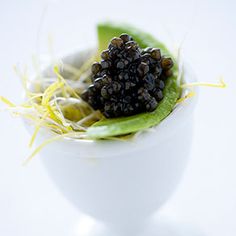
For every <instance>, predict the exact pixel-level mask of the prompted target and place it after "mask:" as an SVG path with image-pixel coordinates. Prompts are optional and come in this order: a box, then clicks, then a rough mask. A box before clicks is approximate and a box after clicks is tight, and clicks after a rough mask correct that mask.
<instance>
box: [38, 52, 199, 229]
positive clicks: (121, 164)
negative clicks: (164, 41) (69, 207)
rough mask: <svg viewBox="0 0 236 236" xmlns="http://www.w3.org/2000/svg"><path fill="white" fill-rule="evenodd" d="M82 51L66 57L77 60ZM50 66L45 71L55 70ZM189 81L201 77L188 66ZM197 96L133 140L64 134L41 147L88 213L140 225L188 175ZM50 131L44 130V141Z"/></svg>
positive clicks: (59, 181) (58, 180) (51, 169)
mask: <svg viewBox="0 0 236 236" xmlns="http://www.w3.org/2000/svg"><path fill="white" fill-rule="evenodd" d="M80 58H81V53H78V52H77V53H74V54H72V55H70V56H68V57H65V58H63V61H64V62H66V63H70V64H72V65H74V62H76V63H78V61H80ZM50 73H51V72H50V69H47V70H45V71H44V74H47V75H50ZM185 80H186V81H188V82H193V81H195V78H194V76H193V74H192V73H191V72H190V71H189V69H188V68H185ZM195 103H196V97H193V98H191V99H188V100H186V101H185V102H184V103H182V104H180V105H178V106H177V107H176V108H175V109H174V111H173V112H172V113H171V114H170V115H169V116H168V117H167V118H166V119H164V120H163V121H162V122H161V123H160V124H159V125H158V126H156V127H154V128H152V129H150V130H146V131H144V132H143V133H142V134H141V135H139V136H138V137H136V138H135V139H131V140H129V141H84V140H72V139H63V140H59V141H56V142H54V143H51V144H50V145H48V146H47V147H46V148H44V149H43V150H42V151H41V153H40V154H41V156H42V157H41V160H42V162H43V164H44V165H45V167H46V168H47V170H48V173H49V174H50V176H51V178H52V179H53V180H54V182H55V184H56V185H57V186H58V187H59V189H60V190H61V191H62V193H63V194H64V195H65V196H66V197H67V198H68V199H69V200H70V201H71V202H72V203H73V204H74V205H75V206H76V207H77V208H78V209H79V210H80V211H82V212H83V213H86V214H88V215H90V216H92V217H95V218H96V219H98V220H101V221H103V222H107V223H112V224H116V225H124V226H125V225H127V222H129V225H137V223H138V222H143V221H144V220H145V219H146V218H148V217H149V216H150V215H152V214H153V213H154V212H155V211H157V209H158V208H159V207H160V206H162V205H163V204H164V203H165V202H166V201H167V200H168V198H169V197H170V196H171V194H172V193H173V191H174V190H175V189H176V186H177V184H178V183H179V181H180V179H181V176H182V175H183V172H184V169H185V166H186V163H187V160H188V158H189V152H190V149H191V142H192V136H193V135H192V128H193V111H194V107H195ZM47 135H48V132H46V131H44V132H41V133H40V135H39V140H43V139H45V137H46V136H47Z"/></svg>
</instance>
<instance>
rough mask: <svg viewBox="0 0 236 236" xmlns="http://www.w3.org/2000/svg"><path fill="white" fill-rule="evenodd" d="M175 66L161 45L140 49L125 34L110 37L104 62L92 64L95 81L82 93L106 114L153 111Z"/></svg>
mask: <svg viewBox="0 0 236 236" xmlns="http://www.w3.org/2000/svg"><path fill="white" fill-rule="evenodd" d="M172 67H173V61H172V59H171V58H168V57H164V56H162V55H161V51H160V49H157V48H150V47H148V48H146V49H141V48H140V47H139V46H138V44H137V43H136V42H135V41H134V40H133V38H132V37H131V36H130V35H128V34H122V35H120V37H115V38H113V39H112V40H111V41H110V44H109V46H108V49H107V50H104V51H103V52H102V53H101V62H100V63H98V62H95V63H94V64H93V65H92V68H91V71H92V84H91V85H90V86H89V87H88V88H87V90H85V91H84V92H83V93H82V95H81V97H82V99H83V100H84V101H86V102H87V103H89V104H90V105H91V106H92V107H93V108H94V109H95V110H100V111H101V112H102V113H103V114H104V115H105V116H106V117H107V118H112V117H120V116H130V115H134V114H138V113H141V112H151V111H153V110H155V109H156V107H157V105H158V103H159V102H160V101H161V100H162V98H163V89H164V88H165V80H166V78H167V77H169V76H171V75H172V71H171V68H172Z"/></svg>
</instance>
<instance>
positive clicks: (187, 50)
mask: <svg viewBox="0 0 236 236" xmlns="http://www.w3.org/2000/svg"><path fill="white" fill-rule="evenodd" d="M45 6H47V7H45ZM0 9H1V14H0V32H1V33H0V95H4V96H6V97H8V98H9V99H11V100H12V101H15V102H17V101H20V99H21V95H22V87H21V84H20V81H19V79H18V78H17V77H16V75H15V74H14V72H13V70H12V66H13V65H14V64H18V65H26V64H29V62H30V60H31V56H32V54H37V53H42V54H44V53H47V51H48V49H47V41H48V35H49V34H50V35H51V36H52V37H53V39H54V43H53V45H54V49H55V51H59V52H63V51H67V50H71V49H73V48H83V47H87V46H89V45H94V44H95V42H96V33H95V24H96V22H97V21H99V20H104V19H112V20H119V21H127V22H129V23H132V24H135V25H136V26H138V27H140V28H143V29H146V31H149V32H152V33H153V34H154V35H156V36H157V37H158V36H159V37H160V38H163V39H165V40H166V41H167V42H168V43H169V45H173V43H174V42H175V43H176V44H178V43H179V42H180V41H182V39H183V38H184V36H185V35H186V33H187V37H186V40H185V42H184V47H183V49H184V55H185V58H186V59H187V61H188V62H190V64H191V65H192V67H193V69H194V71H195V73H196V75H197V76H198V80H199V81H210V82H217V80H218V77H219V76H220V75H223V76H224V79H225V81H226V83H227V84H228V87H227V88H226V89H224V90H220V89H212V88H201V89H200V97H199V102H198V105H197V108H196V111H195V134H194V140H193V147H192V154H191V159H190V162H189V165H188V168H187V171H186V173H185V175H184V178H183V181H182V182H181V184H180V186H179V188H178V190H177V192H176V193H175V194H174V195H173V196H172V198H171V199H170V201H169V202H168V203H167V204H166V205H165V206H164V207H163V208H162V210H161V212H160V214H161V216H162V218H163V219H164V218H165V219H166V222H167V223H166V225H167V226H166V227H167V228H168V230H167V231H168V232H167V231H166V232H167V233H165V234H164V235H168V236H169V235H171V236H177V235H188V236H190V235H199V236H200V235H202V236H203V235H205V236H222V235H226V236H234V235H236V151H235V147H236V140H235V132H236V123H235V122H236V111H235V102H236V75H235V67H236V65H235V63H236V61H235V54H236V47H235V43H236V33H235V27H236V15H235V11H236V2H235V1H233V0H217V1H214V0H206V1H204V0H199V1H187V0H183V1H181V0H179V1H170V0H166V1H160V0H158V1H154V0H153V1H151V0H145V1H138V0H136V1H125V0H119V1H105V0H99V1H66V0H64V1H62V0H61V1H59V0H58V1H56V0H55V1H49V2H46V1H33V0H32V1H30V0H22V1H17V0H12V1H4V2H3V1H1V3H0ZM45 9H46V10H45ZM43 12H44V17H43V18H42V15H43ZM41 19H43V21H42V20H41ZM40 22H41V23H40ZM40 25H41V27H40ZM38 36H39V37H38ZM0 107H1V108H3V106H2V105H1V106H0ZM0 131H1V134H0V145H1V146H0V147H1V152H0V161H1V162H0V235H4V236H32V235H34V236H49V235H57V236H65V235H66V236H70V235H73V236H74V235H79V234H78V225H77V226H76V222H78V221H79V217H80V214H79V212H78V211H77V210H76V209H75V208H74V207H73V206H71V205H70V203H69V202H68V201H67V200H66V199H65V198H64V197H63V196H62V195H61V194H60V192H59V191H58V190H57V189H56V188H55V187H54V184H53V182H52V181H51V180H50V179H49V178H48V176H47V174H46V172H45V171H44V169H43V167H42V166H41V164H40V161H39V158H40V156H37V157H36V158H35V159H34V160H33V161H32V162H31V163H30V164H29V165H28V166H27V167H22V165H21V163H22V161H23V160H24V158H25V157H26V156H27V155H28V154H29V149H28V147H27V145H28V141H29V138H30V137H29V134H27V132H26V130H25V128H24V127H23V126H22V123H21V120H20V119H18V118H13V117H11V116H10V115H9V114H8V113H0ZM177 228H178V229H177ZM188 228H191V233H186V230H188ZM170 232H171V233H170Z"/></svg>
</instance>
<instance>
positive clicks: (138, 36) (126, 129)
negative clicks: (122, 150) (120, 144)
mask: <svg viewBox="0 0 236 236" xmlns="http://www.w3.org/2000/svg"><path fill="white" fill-rule="evenodd" d="M97 30H98V41H99V51H100V52H101V51H102V50H104V49H106V48H107V46H108V44H109V41H110V40H111V38H113V37H117V36H119V35H120V34H122V33H127V34H129V35H131V36H132V37H133V38H134V40H135V41H136V42H138V44H139V45H140V46H141V48H146V47H156V48H160V49H161V52H162V55H163V54H165V55H171V54H170V53H169V51H168V50H167V48H166V47H165V45H164V44H163V43H161V42H159V41H158V40H156V39H155V38H153V37H152V36H151V35H150V34H147V33H144V32H142V31H140V30H138V29H136V28H134V27H131V26H124V25H117V24H111V23H102V24H99V25H98V27H97ZM177 68H178V67H177V64H176V63H175V66H174V68H173V70H174V73H173V76H172V77H170V78H168V79H167V81H166V86H165V89H164V91H163V93H164V98H163V99H162V101H161V102H160V103H159V105H158V107H157V108H156V110H155V111H153V112H146V113H141V114H137V115H133V116H128V117H121V118H113V119H104V120H101V121H98V122H96V123H95V124H94V125H93V126H91V127H89V128H88V130H87V135H88V136H89V137H90V138H93V139H101V138H107V137H112V136H119V135H125V134H129V133H134V132H137V131H140V130H144V129H147V128H150V127H152V126H155V125H158V124H159V123H160V122H161V121H162V120H163V119H165V118H166V117H167V116H168V115H169V114H170V113H171V111H172V110H173V107H174V106H175V104H176V101H177V99H178V98H179V95H180V91H181V90H180V87H179V86H178V84H177V74H178V69H177Z"/></svg>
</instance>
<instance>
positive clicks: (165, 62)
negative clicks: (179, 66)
mask: <svg viewBox="0 0 236 236" xmlns="http://www.w3.org/2000/svg"><path fill="white" fill-rule="evenodd" d="M172 66H173V61H172V59H171V58H166V57H163V58H162V60H161V67H162V68H163V69H164V70H169V69H170V68H171V67H172Z"/></svg>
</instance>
